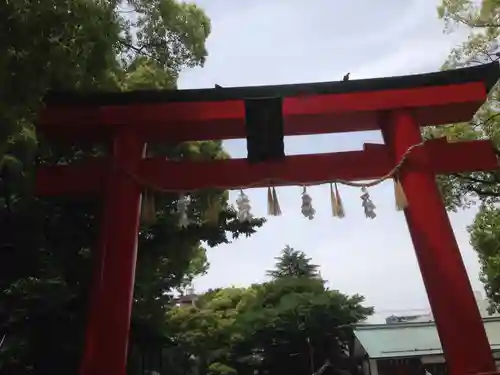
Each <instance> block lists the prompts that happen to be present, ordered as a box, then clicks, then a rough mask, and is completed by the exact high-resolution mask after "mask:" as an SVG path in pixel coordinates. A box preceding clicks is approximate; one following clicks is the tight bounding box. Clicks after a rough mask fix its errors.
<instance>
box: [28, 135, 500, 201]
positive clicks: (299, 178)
mask: <svg viewBox="0 0 500 375" xmlns="http://www.w3.org/2000/svg"><path fill="white" fill-rule="evenodd" d="M425 153H427V154H428V155H430V157H429V158H427V159H425V158H423V157H422V155H423V154H425ZM425 153H424V149H423V148H417V149H415V150H414V151H413V152H412V153H411V155H410V158H409V159H408V164H407V168H409V169H412V170H428V171H431V172H435V173H456V172H465V171H475V170H492V169H495V168H497V166H498V163H497V158H496V154H495V151H494V148H493V146H492V144H491V142H490V141H474V142H459V143H447V142H446V140H444V139H443V140H433V141H428V142H427V143H426V145H425ZM470 155H474V156H475V157H474V158H471V157H470ZM108 164H109V163H107V162H106V163H99V162H97V161H96V162H92V163H87V164H84V165H73V166H50V167H41V168H39V169H38V171H37V183H36V189H37V194H39V195H62V194H70V193H71V194H76V193H80V194H88V193H95V192H97V191H98V190H99V189H100V188H101V186H102V184H103V181H104V179H105V176H106V174H107V173H108V172H107V170H108V167H107V165H108ZM393 166H394V163H393V162H392V161H391V160H390V158H389V155H388V152H387V147H386V146H385V145H372V144H370V145H365V150H364V151H350V152H338V153H330V154H316V155H295V156H288V157H286V158H285V160H284V161H282V162H275V163H265V164H255V165H251V164H248V163H247V162H246V159H230V160H219V161H206V162H193V161H183V162H172V161H167V160H165V159H164V158H156V159H145V160H143V161H142V162H141V163H140V167H139V169H138V171H137V176H139V177H140V179H141V180H143V181H144V182H147V183H148V184H151V185H152V186H156V187H158V188H162V189H165V190H171V191H173V190H175V191H191V190H198V189H204V188H211V187H212V188H213V187H220V188H222V189H226V188H227V189H231V188H240V187H249V186H252V187H265V186H268V185H269V184H271V183H273V184H274V185H276V186H280V185H301V184H314V183H321V182H326V181H331V180H335V179H338V180H349V181H359V180H370V179H375V178H378V177H380V176H382V175H384V174H386V173H387V172H388V171H389V170H390V169H391V168H393ZM172 176H175V178H172ZM270 181H271V182H270Z"/></svg>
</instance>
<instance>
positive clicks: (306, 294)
mask: <svg viewBox="0 0 500 375" xmlns="http://www.w3.org/2000/svg"><path fill="white" fill-rule="evenodd" d="M253 289H254V298H253V299H252V303H250V304H249V305H248V307H247V308H246V309H245V311H244V312H243V313H242V314H240V315H239V316H238V318H237V320H236V326H239V327H241V328H240V329H241V332H242V333H241V339H240V340H239V341H238V342H237V345H235V349H234V350H235V352H236V353H238V356H237V357H239V358H241V359H240V360H239V361H237V362H236V364H235V365H234V367H235V368H236V369H237V370H238V373H241V374H250V373H252V371H253V369H255V370H258V371H259V373H266V372H267V373H271V374H272V373H281V372H283V373H294V374H308V375H310V374H311V373H314V372H316V371H317V370H319V368H321V367H322V366H323V365H327V366H328V371H327V372H326V373H339V372H342V371H351V370H352V363H351V360H350V356H349V354H350V353H349V347H350V345H351V344H352V342H351V340H352V337H353V335H352V326H353V325H354V324H356V323H359V322H361V321H363V320H364V319H365V318H366V317H367V316H369V315H370V314H372V313H373V309H372V308H370V307H364V306H362V305H361V304H362V302H363V301H364V298H363V297H361V296H358V295H354V296H347V295H344V294H342V293H340V292H338V291H333V290H328V289H327V288H325V286H324V281H323V280H321V279H319V278H306V277H284V278H278V279H276V280H274V281H271V282H268V283H264V284H262V285H258V286H254V287H253ZM249 370H252V371H249Z"/></svg>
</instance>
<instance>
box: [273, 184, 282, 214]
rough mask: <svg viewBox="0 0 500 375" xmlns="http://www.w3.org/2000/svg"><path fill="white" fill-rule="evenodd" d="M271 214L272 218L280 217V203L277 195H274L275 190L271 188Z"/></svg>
mask: <svg viewBox="0 0 500 375" xmlns="http://www.w3.org/2000/svg"><path fill="white" fill-rule="evenodd" d="M272 191H273V208H274V210H273V212H274V216H281V207H280V202H278V194H277V193H276V189H275V188H274V186H273V189H272Z"/></svg>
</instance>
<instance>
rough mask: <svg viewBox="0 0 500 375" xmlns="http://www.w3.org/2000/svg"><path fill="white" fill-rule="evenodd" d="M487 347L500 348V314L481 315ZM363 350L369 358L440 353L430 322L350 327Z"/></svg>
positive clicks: (433, 325)
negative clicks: (492, 315) (483, 316)
mask: <svg viewBox="0 0 500 375" xmlns="http://www.w3.org/2000/svg"><path fill="white" fill-rule="evenodd" d="M483 322H484V328H485V329H486V334H487V336H488V339H489V342H490V345H491V349H492V350H500V317H490V318H483ZM354 334H355V336H356V338H357V340H358V346H361V348H358V350H359V349H361V350H362V351H363V352H365V353H366V354H367V355H368V357H370V358H373V359H379V358H401V357H410V356H424V355H439V354H442V353H443V349H442V347H441V343H440V341H439V336H438V333H437V330H436V325H435V323H434V322H423V323H420V322H419V323H413V322H412V323H401V324H370V325H360V326H358V327H356V329H355V330H354Z"/></svg>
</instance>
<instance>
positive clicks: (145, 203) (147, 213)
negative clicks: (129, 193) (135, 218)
mask: <svg viewBox="0 0 500 375" xmlns="http://www.w3.org/2000/svg"><path fill="white" fill-rule="evenodd" d="M141 221H142V223H143V224H145V225H152V224H154V223H155V221H156V207H155V196H154V192H152V191H151V190H149V189H145V190H144V193H143V195H142V207H141Z"/></svg>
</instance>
